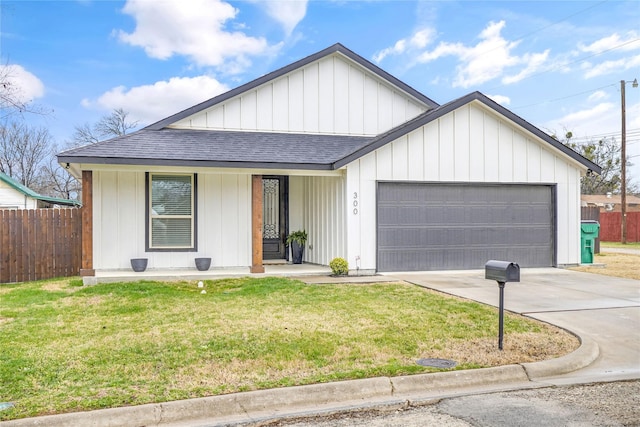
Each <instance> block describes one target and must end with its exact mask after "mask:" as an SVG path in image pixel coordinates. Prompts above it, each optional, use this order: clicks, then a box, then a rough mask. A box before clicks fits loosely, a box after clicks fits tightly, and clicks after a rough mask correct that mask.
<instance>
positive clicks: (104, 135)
mask: <svg viewBox="0 0 640 427" xmlns="http://www.w3.org/2000/svg"><path fill="white" fill-rule="evenodd" d="M128 116H129V113H128V112H126V111H124V110H122V109H120V108H118V109H115V110H113V111H112V112H111V114H108V115H105V116H103V117H102V118H100V120H98V121H97V122H96V123H95V124H93V125H91V124H88V123H85V124H84V125H80V126H76V127H75V131H74V133H73V136H72V137H71V141H69V142H67V144H66V145H65V147H63V149H65V150H66V149H71V148H74V147H77V146H80V145H87V144H95V143H96V142H100V141H101V140H104V139H109V138H113V137H116V136H122V135H125V134H127V133H128V132H129V131H130V130H131V129H134V128H135V127H136V126H137V125H138V122H137V121H133V122H131V121H128V120H127V117H128ZM58 152H59V148H58V147H57V146H56V145H54V146H53V147H52V150H51V156H50V160H49V162H48V163H47V164H46V165H44V166H43V168H42V172H43V175H44V176H45V178H46V179H45V181H44V182H45V184H44V185H43V187H45V189H43V191H44V193H43V194H48V195H50V196H54V197H62V198H65V199H74V198H75V199H79V198H80V197H81V191H82V185H81V184H80V183H79V182H78V180H77V179H75V178H74V177H73V176H72V175H71V174H70V173H69V172H68V171H67V170H65V169H64V168H62V167H61V166H60V164H59V163H58V162H57V159H56V154H57V153H58Z"/></svg>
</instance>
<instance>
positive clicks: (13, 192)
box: [0, 172, 80, 209]
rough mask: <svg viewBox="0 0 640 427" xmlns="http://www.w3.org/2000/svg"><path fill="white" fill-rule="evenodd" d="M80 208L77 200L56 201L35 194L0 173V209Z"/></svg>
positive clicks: (56, 199) (55, 199)
mask: <svg viewBox="0 0 640 427" xmlns="http://www.w3.org/2000/svg"><path fill="white" fill-rule="evenodd" d="M68 206H70V207H76V206H80V202H79V201H77V200H68V199H58V198H55V197H48V196H43V195H41V194H38V193H36V192H35V191H33V190H31V189H30V188H28V187H25V186H24V185H22V184H21V183H20V182H18V181H16V180H15V179H13V178H11V177H10V176H9V175H7V174H4V173H2V172H0V209H38V208H54V207H68Z"/></svg>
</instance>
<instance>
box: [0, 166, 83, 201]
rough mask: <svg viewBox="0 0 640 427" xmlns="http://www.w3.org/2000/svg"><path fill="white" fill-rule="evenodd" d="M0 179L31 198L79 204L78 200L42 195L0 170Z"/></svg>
mask: <svg viewBox="0 0 640 427" xmlns="http://www.w3.org/2000/svg"><path fill="white" fill-rule="evenodd" d="M0 180H1V181H3V182H6V183H7V184H9V186H11V187H13V188H15V189H16V190H18V191H19V192H21V193H22V194H24V195H25V196H27V197H31V198H32V199H36V200H42V201H43V202H49V203H55V204H57V205H67V206H81V205H82V203H80V202H79V201H78V200H69V199H58V198H56V197H49V196H43V195H42V194H38V193H36V192H35V191H33V190H32V189H30V188H29V187H26V186H24V185H23V184H21V183H20V182H18V181H16V180H15V179H13V178H11V177H10V176H9V175H7V174H5V173H2V172H0Z"/></svg>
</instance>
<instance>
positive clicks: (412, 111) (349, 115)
mask: <svg viewBox="0 0 640 427" xmlns="http://www.w3.org/2000/svg"><path fill="white" fill-rule="evenodd" d="M425 110H426V107H425V106H424V105H423V104H422V103H421V102H420V101H418V100H416V99H414V98H412V97H411V96H410V95H408V94H407V93H406V92H403V91H401V90H400V89H398V88H396V87H394V86H393V85H391V84H390V83H388V82H386V81H384V80H382V79H380V78H379V77H378V76H376V75H374V74H373V73H371V72H370V71H368V70H366V69H365V68H363V67H362V66H360V65H359V64H357V63H355V62H353V61H351V60H350V59H349V58H347V57H345V56H343V55H341V54H339V53H336V54H334V55H331V56H328V57H325V58H322V59H320V60H318V61H316V62H312V63H311V64H309V65H307V66H306V67H303V68H301V69H297V70H294V71H292V72H290V73H288V74H285V75H283V76H281V77H279V78H277V79H275V80H272V81H269V82H267V83H264V84H263V85H261V86H258V87H256V88H254V89H252V90H249V91H247V92H244V93H241V94H239V95H237V96H235V97H233V98H230V99H228V100H225V101H224V102H221V103H220V104H216V105H214V106H212V107H210V108H208V109H206V110H203V111H200V112H198V113H195V114H194V115H192V116H189V117H187V118H184V119H182V120H180V121H178V122H176V123H174V124H173V125H171V127H173V128H180V129H219V130H242V131H262V132H291V133H316V134H339V135H363V136H374V135H378V134H380V133H382V132H385V131H387V130H389V129H391V128H393V127H395V126H398V125H400V124H402V123H404V122H406V121H407V120H409V119H411V118H413V117H416V116H417V115H419V114H420V113H422V112H424V111H425Z"/></svg>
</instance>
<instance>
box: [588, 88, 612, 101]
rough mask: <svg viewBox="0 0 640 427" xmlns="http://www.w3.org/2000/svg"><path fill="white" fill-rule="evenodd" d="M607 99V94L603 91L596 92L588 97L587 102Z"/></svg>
mask: <svg viewBox="0 0 640 427" xmlns="http://www.w3.org/2000/svg"><path fill="white" fill-rule="evenodd" d="M608 97H609V94H608V93H607V92H605V91H603V90H597V91H595V92H593V93H592V94H591V95H589V98H588V99H589V101H599V100H601V99H606V98H608Z"/></svg>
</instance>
